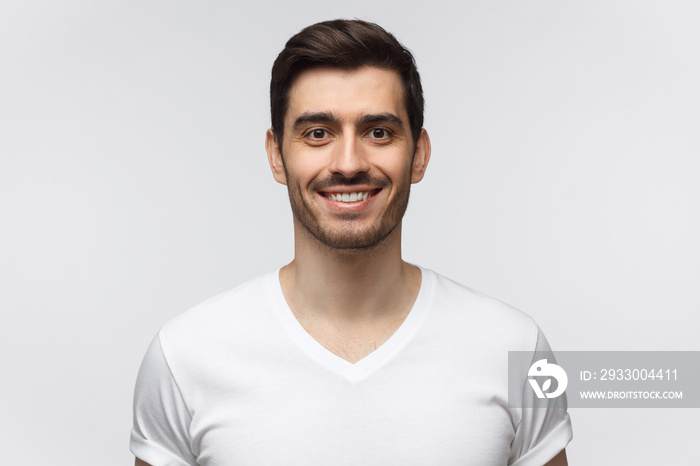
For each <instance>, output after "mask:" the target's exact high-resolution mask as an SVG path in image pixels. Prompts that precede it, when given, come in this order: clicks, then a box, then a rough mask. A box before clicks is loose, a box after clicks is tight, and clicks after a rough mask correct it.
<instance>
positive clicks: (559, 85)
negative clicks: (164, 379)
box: [0, 0, 700, 465]
mask: <svg viewBox="0 0 700 466" xmlns="http://www.w3.org/2000/svg"><path fill="white" fill-rule="evenodd" d="M696 5H697V4H696V2H693V1H686V2H676V1H664V2H660V1H657V2H648V1H629V2H621V1H586V2H567V1H553V0H552V1H547V0H542V1H510V2H501V1H488V2H486V1H483V2H474V1H466V2H439V1H430V2H428V1H423V2H416V1H406V0H404V1H399V0H391V1H384V2H376V1H354V2H342V3H341V2H319V1H315V2H312V1H290V2H282V1H275V2H269V1H268V2H265V1H259V2H237V3H234V2H232V1H231V2H223V1H216V2H192V1H190V2H186V1H167V2H165V1H151V2H136V1H131V2H128V1H124V2H105V1H102V2H92V1H63V2H49V1H23V2H19V1H14V2H13V1H10V2H3V3H2V6H0V53H1V56H2V62H1V63H2V64H1V65H0V209H1V211H0V214H1V217H0V218H1V219H2V225H1V228H0V288H1V290H2V291H1V292H0V310H1V312H2V321H1V325H0V358H1V364H2V365H1V366H0V367H2V383H1V384H0V396H1V399H2V400H3V415H2V418H3V422H2V423H1V424H0V438H2V444H3V445H4V448H3V462H4V463H6V464H22V465H24V464H26V465H34V464H81V465H83V464H84V465H88V464H100V465H121V464H130V463H131V462H132V461H133V458H132V457H131V455H130V453H129V452H128V446H127V445H128V437H129V429H130V426H131V396H132V390H133V383H134V379H135V376H136V372H137V370H138V366H139V363H140V360H141V357H142V356H143V353H144V351H145V349H146V347H147V345H148V343H149V341H150V340H151V338H152V337H153V335H154V334H155V332H156V331H157V330H158V328H159V327H160V326H161V325H162V324H163V323H164V322H166V321H167V320H168V319H170V318H171V317H173V316H175V315H176V314H178V313H180V312H182V311H184V310H186V309H187V308H188V307H190V306H192V305H194V304H196V303H197V302H199V301H201V300H203V299H205V298H207V297H209V296H211V295H213V294H215V293H218V292H221V291H223V290H226V289H228V288H231V287H233V286H234V285H236V284H238V283H241V282H243V281H244V280H246V279H247V278H250V277H251V276H253V275H256V274H260V273H263V272H265V271H268V270H270V269H272V268H275V267H278V266H280V265H282V264H284V263H286V262H287V261H289V260H290V259H291V257H292V226H291V214H290V212H289V207H288V201H287V198H286V191H285V188H284V187H282V186H280V185H277V184H276V183H275V182H274V181H273V180H272V177H271V175H270V173H269V168H268V166H267V161H266V157H265V152H264V149H263V141H264V133H265V130H266V129H267V127H268V120H269V116H268V101H267V91H268V82H269V69H270V66H271V64H272V61H273V60H274V58H275V56H276V55H277V53H278V52H279V50H280V49H281V48H282V46H283V45H284V42H285V41H286V40H287V38H288V37H289V36H290V35H292V34H293V33H295V32H297V31H298V30H299V29H301V28H302V27H303V26H305V25H308V24H310V23H312V22H316V21H319V20H324V19H331V18H335V17H359V18H363V19H368V20H372V21H377V22H379V23H380V24H382V25H383V26H385V27H386V28H387V29H388V30H390V31H392V32H394V33H395V34H396V35H397V37H398V38H399V39H400V40H401V41H403V42H404V43H405V44H406V45H407V46H408V47H409V48H410V49H411V50H412V51H413V52H414V53H415V55H416V58H417V61H418V64H419V68H420V71H421V73H422V76H423V80H424V87H425V93H426V99H427V103H428V107H427V114H426V127H427V128H428V131H429V132H430V135H431V137H432V141H433V158H432V161H431V165H430V167H429V170H428V173H427V175H426V179H425V180H424V181H423V182H422V183H420V184H419V185H416V186H415V188H414V190H413V193H412V201H411V206H410V207H409V211H408V214H407V217H406V219H405V229H404V231H405V235H404V237H405V249H404V253H405V254H404V255H405V258H406V259H407V260H409V261H412V262H416V263H420V264H421V265H423V266H425V267H428V268H431V269H434V270H436V271H438V272H440V273H442V274H444V275H447V276H449V277H451V278H453V279H455V280H457V281H459V282H462V283H464V284H467V285H468V286H471V287H473V288H476V289H478V290H481V291H482V292H485V293H487V294H490V295H493V296H496V297H498V298H500V299H502V300H504V301H507V302H509V303H511V304H513V305H515V306H516V307H519V308H520V309H523V310H524V311H526V312H528V313H529V314H530V315H532V316H533V317H534V318H535V319H536V320H537V322H538V323H539V324H540V326H541V327H542V329H543V330H544V331H545V333H546V334H547V335H548V338H549V340H550V343H551V344H552V346H553V347H554V348H555V349H560V350H697V349H698V334H699V330H700V316H699V314H700V313H699V312H698V311H699V310H700V293H699V291H698V278H699V277H700V243H699V241H698V238H699V237H700V218H699V216H698V212H700V186H698V182H697V181H698V179H699V175H700V157H699V153H698V152H699V149H700V137H699V132H698V127H699V123H700V110H699V109H700V106H699V104H700V102H699V100H700V91H699V90H698V82H700V68H699V65H698V63H699V60H698V57H699V56H700V50H699V49H700V29H699V28H698V27H697V18H698V7H697V6H696ZM697 414H698V411H697V410H691V409H676V410H671V409H668V410H652V409H646V410H644V409H638V410H632V409H629V410H625V409H617V410H614V409H611V410H605V409H602V410H601V409H595V410H592V409H591V410H572V411H571V416H572V418H573V421H574V435H575V437H574V441H573V443H572V444H571V445H570V446H569V448H568V452H569V458H570V461H571V463H572V464H579V465H583V464H644V465H647V464H649V465H651V464H662V463H664V464H683V463H685V464H688V462H689V461H690V460H691V458H696V454H695V450H696V449H695V448H694V447H693V446H692V445H694V444H696V442H697V438H696V437H697V435H696V434H697V431H698V430H697V427H696V419H694V416H697Z"/></svg>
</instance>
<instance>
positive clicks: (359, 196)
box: [326, 192, 369, 202]
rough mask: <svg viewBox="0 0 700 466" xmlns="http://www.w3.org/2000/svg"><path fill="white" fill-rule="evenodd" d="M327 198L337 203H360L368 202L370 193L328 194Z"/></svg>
mask: <svg viewBox="0 0 700 466" xmlns="http://www.w3.org/2000/svg"><path fill="white" fill-rule="evenodd" d="M326 197H327V198H328V199H330V200H331V201H337V202H358V201H364V200H366V199H367V198H368V197H369V192H366V193H338V194H328V195H327V196H326Z"/></svg>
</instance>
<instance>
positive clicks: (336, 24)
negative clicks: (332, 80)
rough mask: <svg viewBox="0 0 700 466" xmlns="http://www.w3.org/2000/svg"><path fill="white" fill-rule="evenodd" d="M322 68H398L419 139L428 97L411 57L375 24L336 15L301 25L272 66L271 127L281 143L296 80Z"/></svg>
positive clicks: (412, 133) (410, 120) (411, 118)
mask: <svg viewBox="0 0 700 466" xmlns="http://www.w3.org/2000/svg"><path fill="white" fill-rule="evenodd" d="M323 66H329V67H332V68H341V69H346V70H353V69H357V68H359V67H361V66H376V67H378V68H385V69H390V70H394V71H396V72H398V73H399V75H400V76H401V80H402V82H403V96H404V105H405V107H406V113H407V114H408V120H409V125H410V127H411V135H412V136H413V143H414V144H415V143H416V141H417V140H418V137H419V136H420V133H421V130H422V128H423V107H424V100H423V87H422V86H421V82H420V75H419V74H418V69H417V68H416V62H415V60H414V58H413V55H412V54H411V52H410V51H408V49H406V48H405V47H404V46H403V45H401V43H400V42H399V41H398V40H396V37H394V36H393V35H392V34H390V33H388V32H387V31H386V30H384V29H383V28H382V27H381V26H379V25H377V24H374V23H370V22H367V21H362V20H344V19H337V20H332V21H323V22H320V23H317V24H313V25H311V26H308V27H306V28H304V29H302V30H301V32H299V33H298V34H296V35H294V36H293V37H292V38H291V39H289V41H287V44H286V45H285V47H284V49H283V50H282V51H281V52H280V54H279V55H278V56H277V59H276V60H275V63H274V65H273V66H272V79H271V80H270V115H271V118H272V131H273V132H274V133H275V135H276V137H277V138H278V142H279V143H280V144H281V143H282V138H283V133H284V117H285V115H286V113H287V108H288V106H289V90H290V88H291V87H292V83H293V81H294V79H295V78H296V77H297V76H298V75H299V74H300V73H301V72H303V71H306V70H308V69H312V68H319V67H323Z"/></svg>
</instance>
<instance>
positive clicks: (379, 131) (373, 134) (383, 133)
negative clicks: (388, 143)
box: [368, 128, 391, 139]
mask: <svg viewBox="0 0 700 466" xmlns="http://www.w3.org/2000/svg"><path fill="white" fill-rule="evenodd" d="M368 136H369V137H370V138H371V139H386V138H389V137H390V136H391V133H389V131H388V130H386V129H384V128H374V129H373V130H371V131H370V132H369V134H368Z"/></svg>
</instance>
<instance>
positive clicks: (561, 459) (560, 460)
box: [141, 449, 569, 466]
mask: <svg viewBox="0 0 700 466" xmlns="http://www.w3.org/2000/svg"><path fill="white" fill-rule="evenodd" d="M141 466H143V465H141ZM544 466H569V462H568V461H567V460H566V449H564V450H562V451H560V452H559V453H557V456H555V457H554V458H552V459H551V460H549V461H548V462H547V464H545V465H544Z"/></svg>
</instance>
